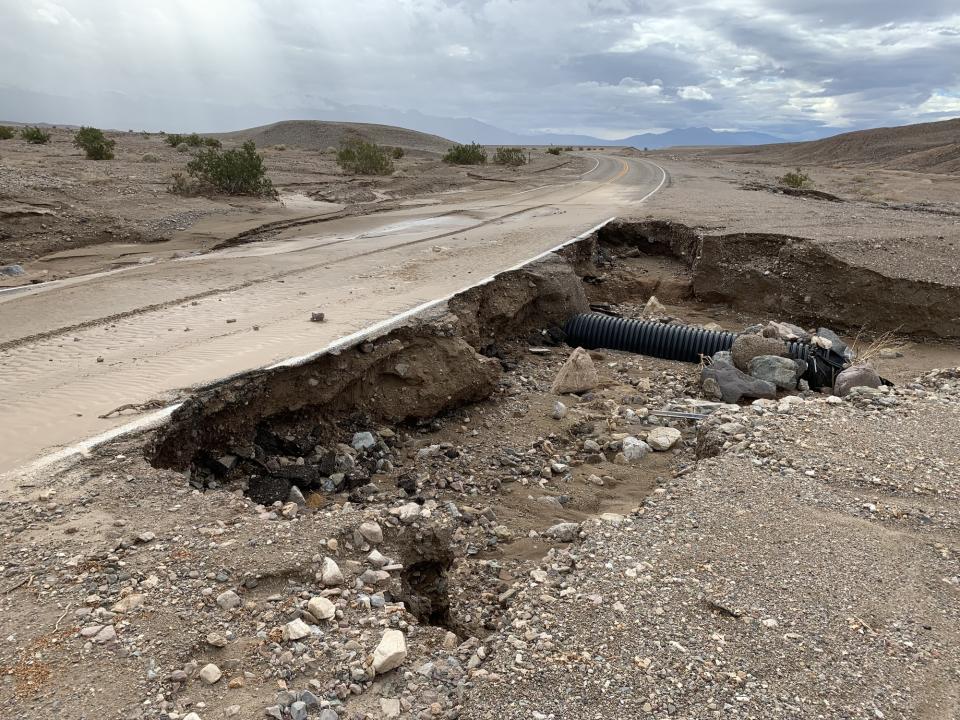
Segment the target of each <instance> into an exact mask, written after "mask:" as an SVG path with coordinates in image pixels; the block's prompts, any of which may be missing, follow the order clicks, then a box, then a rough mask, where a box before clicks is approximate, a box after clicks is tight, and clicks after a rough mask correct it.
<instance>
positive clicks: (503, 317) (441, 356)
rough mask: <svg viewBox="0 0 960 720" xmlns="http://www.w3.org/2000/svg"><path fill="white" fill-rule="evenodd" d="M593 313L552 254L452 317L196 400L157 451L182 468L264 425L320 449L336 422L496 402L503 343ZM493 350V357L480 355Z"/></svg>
mask: <svg viewBox="0 0 960 720" xmlns="http://www.w3.org/2000/svg"><path fill="white" fill-rule="evenodd" d="M586 309H587V302H586V297H585V295H584V292H583V289H582V286H581V284H580V281H579V279H578V278H577V276H576V275H575V274H574V272H573V270H572V268H571V267H570V266H569V265H567V264H566V263H565V262H563V261H561V260H560V259H558V258H556V257H551V258H548V259H546V260H545V261H543V262H540V263H538V264H537V265H535V266H532V267H530V268H525V269H522V270H517V271H514V272H510V273H505V274H503V275H501V276H499V277H498V279H497V280H496V281H495V282H492V283H489V284H486V285H481V286H479V287H477V288H474V289H472V290H470V291H467V292H466V293H463V294H462V295H460V296H458V297H456V298H455V299H453V300H451V302H450V303H449V306H448V308H447V309H446V311H440V312H438V313H437V314H435V315H434V316H433V317H431V318H426V319H422V320H419V321H417V322H415V323H414V324H412V325H408V326H404V327H401V328H398V329H396V330H393V331H390V332H387V333H386V334H384V335H383V336H381V337H378V338H376V339H373V340H368V341H366V342H363V343H361V344H360V345H358V346H355V347H351V348H348V349H345V350H343V351H342V352H340V353H337V354H325V355H321V356H319V357H318V358H316V359H315V360H312V361H310V362H307V363H305V364H302V365H297V366H294V367H279V368H275V369H270V370H263V371H259V372H257V373H253V374H248V375H244V376H241V377H239V378H236V379H233V380H228V381H226V382H224V383H222V384H219V385H217V386H215V387H213V388H212V389H209V390H207V391H202V392H199V393H197V394H196V395H195V396H194V397H193V398H191V399H190V400H188V401H187V402H186V403H185V404H184V405H183V407H182V408H180V409H179V410H178V411H177V412H176V413H175V414H174V416H173V418H172V421H171V423H170V425H169V427H167V428H166V429H165V430H163V431H162V432H161V434H160V436H159V438H158V440H157V443H156V447H155V449H154V451H153V453H152V458H153V462H154V463H155V464H157V465H159V466H163V467H176V468H185V467H187V466H188V465H189V464H190V463H191V462H192V461H193V460H194V457H195V455H196V454H197V453H198V451H200V450H202V451H203V452H204V453H206V454H207V455H211V456H215V455H218V454H225V453H229V454H239V455H241V456H245V455H246V456H249V455H250V453H249V452H245V451H244V450H243V448H247V447H249V446H250V444H251V442H252V440H253V439H254V437H255V436H256V432H257V428H259V427H261V426H262V425H263V424H264V423H269V424H271V425H281V426H283V427H286V428H292V427H294V426H297V427H298V428H299V432H300V434H301V435H304V436H310V437H311V438H313V442H316V441H318V440H321V439H323V438H324V437H325V436H326V435H327V434H328V433H327V431H328V430H329V428H330V423H331V422H332V421H333V420H334V419H337V418H342V417H346V416H349V415H352V414H362V415H364V416H365V417H368V418H370V419H372V420H374V421H379V420H389V421H402V420H408V419H417V418H430V417H433V416H435V415H437V414H439V413H442V412H444V411H447V410H450V409H452V408H456V407H459V406H462V405H464V404H467V403H470V402H475V401H477V400H480V399H483V398H485V397H487V396H488V395H490V393H491V392H492V391H493V389H494V388H495V387H496V383H497V380H498V378H499V374H500V369H501V366H500V362H499V361H498V360H496V359H495V358H494V357H488V356H495V355H497V354H498V353H497V348H496V342H497V341H498V340H501V339H504V338H510V337H517V336H521V335H523V334H524V333H526V332H528V331H529V330H531V329H533V328H535V327H536V328H540V327H544V326H549V325H554V326H558V325H561V324H562V323H563V322H564V321H565V320H566V318H567V317H569V316H570V315H572V314H574V313H576V312H583V311H585V310H586ZM481 353H486V355H484V354H481Z"/></svg>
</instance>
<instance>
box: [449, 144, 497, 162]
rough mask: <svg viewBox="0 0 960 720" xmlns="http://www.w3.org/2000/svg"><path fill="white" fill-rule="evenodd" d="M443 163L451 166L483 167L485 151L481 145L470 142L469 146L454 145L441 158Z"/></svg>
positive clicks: (485, 156)
mask: <svg viewBox="0 0 960 720" xmlns="http://www.w3.org/2000/svg"><path fill="white" fill-rule="evenodd" d="M443 161H444V162H445V163H450V164H451V165H483V164H485V163H486V162H487V151H486V150H484V149H483V145H480V144H479V143H475V142H472V143H470V144H469V145H454V146H453V147H452V148H450V149H449V150H448V151H447V154H446V155H444V156H443Z"/></svg>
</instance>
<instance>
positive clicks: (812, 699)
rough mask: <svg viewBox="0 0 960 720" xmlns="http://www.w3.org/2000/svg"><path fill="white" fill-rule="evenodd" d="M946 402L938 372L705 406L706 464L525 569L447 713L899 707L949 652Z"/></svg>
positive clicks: (959, 493) (953, 578) (917, 696)
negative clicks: (483, 662)
mask: <svg viewBox="0 0 960 720" xmlns="http://www.w3.org/2000/svg"><path fill="white" fill-rule="evenodd" d="M958 401H960V371H954V370H948V371H937V372H934V373H930V374H928V375H927V376H924V377H923V378H920V379H918V381H917V382H915V383H909V384H907V385H905V386H904V387H900V388H889V387H879V388H866V389H863V390H856V391H853V392H851V393H849V394H848V395H847V396H846V398H844V399H840V398H838V397H836V396H824V395H819V394H810V395H808V396H806V397H799V396H788V397H786V398H784V399H782V400H779V401H777V400H770V399H759V400H756V401H755V402H754V403H753V404H752V405H749V406H746V407H736V406H734V407H727V408H724V409H722V410H718V411H716V412H715V413H713V415H712V416H711V417H710V418H708V419H707V420H705V421H704V422H703V423H702V429H701V433H700V436H701V437H700V440H701V442H704V443H707V444H711V445H714V446H716V447H717V449H718V451H719V452H720V453H721V454H720V455H719V456H717V457H712V458H711V459H704V460H702V461H701V462H700V463H699V464H698V466H697V467H696V468H695V469H693V470H692V471H690V472H686V473H682V474H678V475H677V476H676V477H674V478H672V479H668V480H665V481H664V482H663V483H662V484H661V485H660V487H658V488H657V490H656V491H655V492H654V493H653V494H652V495H650V496H649V497H648V498H647V500H646V501H645V502H644V504H643V507H642V508H640V509H638V510H637V511H635V512H634V513H631V514H628V515H626V516H619V517H604V518H598V519H595V520H592V521H590V522H588V523H585V524H583V525H582V526H581V527H580V528H579V533H578V541H577V542H576V543H575V544H574V545H572V546H571V547H570V548H569V549H568V550H567V551H566V552H567V553H568V554H569V556H570V558H571V560H570V561H565V562H562V563H556V562H555V561H556V559H557V558H558V555H557V552H556V551H554V552H553V553H552V554H551V555H550V556H548V557H547V558H545V563H544V564H543V565H542V566H541V567H539V568H537V569H535V570H533V571H532V572H531V573H530V576H531V577H530V583H529V584H528V586H527V587H525V588H521V589H519V590H518V591H517V592H516V593H514V595H513V598H512V604H511V606H510V608H509V610H508V611H507V612H506V613H505V616H504V628H505V629H504V630H503V631H502V632H501V633H500V637H501V638H502V639H503V644H502V645H501V646H499V647H498V648H497V652H496V653H495V655H494V657H493V658H492V660H491V661H490V662H489V664H488V665H487V668H486V669H487V671H488V673H489V675H488V676H487V677H486V679H485V681H484V682H482V683H477V684H476V685H475V686H473V687H471V688H470V689H469V691H468V695H467V697H466V699H465V702H464V706H463V715H464V716H467V717H475V718H498V717H519V716H523V717H534V718H550V717H565V716H566V713H567V710H566V708H569V707H570V706H571V704H572V703H577V704H579V705H580V706H588V707H590V708H591V716H592V717H593V716H595V717H603V718H613V717H623V716H630V717H646V716H650V717H661V716H662V717H671V716H677V717H680V716H683V717H713V716H715V715H716V716H720V715H726V714H730V715H737V716H740V715H743V716H747V715H750V716H752V717H764V718H792V717H798V716H805V715H812V714H817V713H819V712H820V708H821V707H822V703H823V702H825V701H826V702H829V703H830V705H831V707H832V708H833V710H834V712H836V713H837V714H838V715H843V716H849V717H868V716H870V717H887V718H889V717H897V718H908V717H916V716H917V714H918V713H920V712H922V708H924V707H927V706H928V704H929V702H930V701H931V695H930V693H929V692H928V691H927V690H926V689H923V690H920V688H929V687H931V685H930V683H933V684H936V683H937V682H941V681H942V682H952V679H951V678H952V676H953V674H954V673H955V669H956V667H957V666H958V663H960V652H958V650H957V646H956V642H955V641H956V638H957V637H958V636H960V617H958V616H957V615H956V613H950V614H949V616H945V615H944V613H943V608H944V607H946V606H947V605H949V603H950V601H949V599H948V598H949V597H951V596H952V594H953V593H955V591H956V590H955V589H956V587H958V586H960V576H958V575H957V572H956V560H957V547H960V545H958V544H957V542H956V539H957V538H958V537H960V535H958V534H957V533H958V530H960V522H958V520H957V518H958V517H960V514H958V513H957V510H958V509H960V473H958V472H957V470H956V468H957V467H960V465H958V464H957V461H958V460H960V458H956V457H954V456H955V455H956V454H957V448H956V445H955V444H953V445H950V443H949V442H948V441H946V437H947V436H948V435H950V434H952V433H953V428H955V426H956V423H957V422H958V420H960V402H958ZM813 435H815V436H813ZM710 437H715V438H717V439H716V440H709V441H708V438H710ZM948 445H950V447H947V446H948ZM945 451H946V452H945ZM920 469H923V470H920ZM918 471H919V472H918ZM814 539H815V540H814ZM921 578H922V579H921ZM878 583H879V584H880V585H882V587H884V589H885V592H884V593H883V594H882V595H879V596H878V594H877V592H876V588H877V587H878ZM891 593H892V594H891ZM813 648H816V650H813ZM837 657H844V658H848V659H849V660H850V662H843V663H840V662H837V660H836V658H837ZM773 667H775V668H777V669H778V672H777V673H776V674H775V675H770V674H769V672H768V671H769V669H770V668H773ZM937 702H940V701H937ZM942 702H944V703H945V707H950V708H951V711H952V709H953V708H954V707H955V703H954V701H953V700H951V699H949V698H947V697H946V696H944V697H943V700H942ZM951 703H954V704H953V705H951Z"/></svg>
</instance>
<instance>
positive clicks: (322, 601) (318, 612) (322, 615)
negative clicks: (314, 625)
mask: <svg viewBox="0 0 960 720" xmlns="http://www.w3.org/2000/svg"><path fill="white" fill-rule="evenodd" d="M307 610H308V611H309V612H310V614H311V615H313V616H314V617H315V618H316V619H317V620H329V619H330V618H332V617H333V616H334V615H336V614H337V608H336V606H335V605H334V604H333V603H332V602H330V601H329V600H328V599H327V598H325V597H321V596H319V595H318V596H317V597H314V598H310V602H308V603H307Z"/></svg>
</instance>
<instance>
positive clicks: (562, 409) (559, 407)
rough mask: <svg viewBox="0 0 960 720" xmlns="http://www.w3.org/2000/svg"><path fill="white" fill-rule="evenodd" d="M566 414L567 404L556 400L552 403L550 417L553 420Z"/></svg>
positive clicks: (562, 417) (559, 418)
mask: <svg viewBox="0 0 960 720" xmlns="http://www.w3.org/2000/svg"><path fill="white" fill-rule="evenodd" d="M566 416H567V406H566V405H564V404H563V403H562V402H560V401H559V400H557V401H556V402H555V403H554V404H553V413H552V415H551V417H552V418H553V419H554V420H563V419H564V418H565V417H566Z"/></svg>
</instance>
